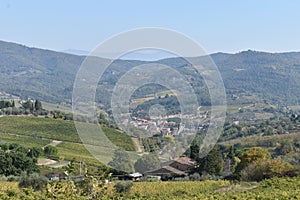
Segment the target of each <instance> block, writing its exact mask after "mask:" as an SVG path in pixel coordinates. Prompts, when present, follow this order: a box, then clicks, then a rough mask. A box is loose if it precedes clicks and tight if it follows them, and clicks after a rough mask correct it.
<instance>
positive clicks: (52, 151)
mask: <svg viewBox="0 0 300 200" xmlns="http://www.w3.org/2000/svg"><path fill="white" fill-rule="evenodd" d="M44 154H45V155H47V156H57V148H56V147H54V146H51V145H48V146H46V147H45V148H44Z"/></svg>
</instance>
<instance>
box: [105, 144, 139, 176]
mask: <svg viewBox="0 0 300 200" xmlns="http://www.w3.org/2000/svg"><path fill="white" fill-rule="evenodd" d="M108 165H110V166H111V167H113V168H115V169H117V170H120V171H123V172H127V173H129V172H132V171H133V165H132V163H131V162H130V159H129V155H128V153H126V151H123V150H119V149H118V150H115V152H114V155H113V159H112V161H110V162H109V163H108Z"/></svg>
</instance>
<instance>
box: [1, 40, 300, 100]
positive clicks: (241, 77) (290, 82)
mask: <svg viewBox="0 0 300 200" xmlns="http://www.w3.org/2000/svg"><path fill="white" fill-rule="evenodd" d="M211 58H212V59H213V60H214V61H215V63H216V65H217V66H218V68H219V70H220V72H221V75H222V78H223V80H224V84H225V89H226V92H227V94H228V96H229V97H230V95H232V94H240V93H245V94H255V95H257V96H259V97H260V98H262V99H266V100H270V101H281V102H289V103H291V104H295V105H298V104H299V103H300V101H299V100H298V99H299V98H300V53H298V52H291V53H266V52H256V51H243V52H240V53H236V54H227V53H216V54H212V55H211ZM84 59H85V56H77V55H72V54H67V53H61V52H55V51H50V50H44V49H38V48H30V47H26V46H24V45H20V44H15V43H9V42H4V41H0V91H5V92H8V93H11V94H14V95H17V96H21V97H23V98H27V97H32V98H35V99H40V100H44V101H47V102H55V103H59V102H67V103H70V101H71V92H72V89H73V82H74V80H75V75H76V73H77V70H78V69H79V67H80V65H81V63H82V62H83V60H84ZM193 59H195V60H197V61H199V62H200V63H201V57H195V58H193ZM104 60H105V59H104V58H98V60H97V62H99V63H101V62H103V61H104ZM151 62H152V63H153V62H154V61H151ZM155 62H156V63H161V64H167V65H170V66H172V67H175V68H177V69H178V70H179V71H180V70H181V72H182V73H186V71H187V70H186V69H188V63H187V62H186V61H185V60H183V59H182V58H167V59H162V60H159V61H155ZM143 63H147V61H134V60H117V61H115V62H114V63H113V65H112V66H111V68H110V69H109V70H107V72H106V76H105V78H104V79H103V81H102V83H103V82H107V83H108V85H109V86H108V87H107V88H105V87H104V86H103V87H102V85H101V82H100V87H102V88H101V89H100V90H99V91H100V92H102V93H101V95H100V96H102V98H104V97H105V96H109V91H111V89H112V88H113V84H114V83H116V81H117V80H118V78H119V77H120V76H121V75H122V74H124V73H126V71H128V70H129V69H131V68H132V67H134V66H136V65H139V64H143ZM188 75H189V74H187V76H188ZM194 81H195V85H201V84H199V82H201V81H203V80H202V79H201V78H196V79H195V80H194ZM193 84H194V83H193ZM199 87H200V86H199ZM199 91H200V90H199ZM105 98H106V97H105ZM99 100H100V101H101V97H99ZM106 101H107V99H106ZM108 102H109V101H108ZM101 103H103V102H101Z"/></svg>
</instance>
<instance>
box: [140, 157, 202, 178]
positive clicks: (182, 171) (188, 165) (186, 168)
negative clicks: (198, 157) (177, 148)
mask: <svg viewBox="0 0 300 200" xmlns="http://www.w3.org/2000/svg"><path fill="white" fill-rule="evenodd" d="M195 166H196V162H195V161H193V160H192V159H190V158H188V157H180V158H177V159H175V160H171V161H168V162H165V163H163V164H162V167H161V168H159V169H155V170H151V171H147V172H145V173H144V175H145V176H165V175H171V176H172V177H184V176H187V175H188V173H189V172H190V171H191V169H193V168H194V167H195Z"/></svg>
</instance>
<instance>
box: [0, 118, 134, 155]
mask: <svg viewBox="0 0 300 200" xmlns="http://www.w3.org/2000/svg"><path fill="white" fill-rule="evenodd" d="M80 124H82V125H84V127H85V131H86V132H87V133H88V132H89V129H91V128H93V125H92V124H88V123H80ZM102 130H103V131H104V133H105V135H106V137H107V138H108V139H109V140H110V141H111V142H112V143H113V144H115V145H116V146H118V147H120V148H123V149H125V150H127V151H134V150H135V145H134V143H133V141H132V140H131V138H130V136H128V135H126V134H124V133H122V132H120V131H117V130H115V129H112V128H107V127H102ZM0 133H10V134H17V135H26V136H31V137H35V138H37V137H42V138H46V139H53V140H61V141H68V142H74V143H81V140H80V138H79V136H78V133H77V130H76V128H75V125H74V122H73V121H66V120H61V119H52V118H41V117H15V116H5V117H1V118H0ZM97 138H98V137H97V136H96V138H93V137H90V138H89V140H85V143H87V144H92V145H99V146H102V145H103V146H105V145H106V144H105V143H101V141H100V140H97V141H96V140H95V139H97Z"/></svg>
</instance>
